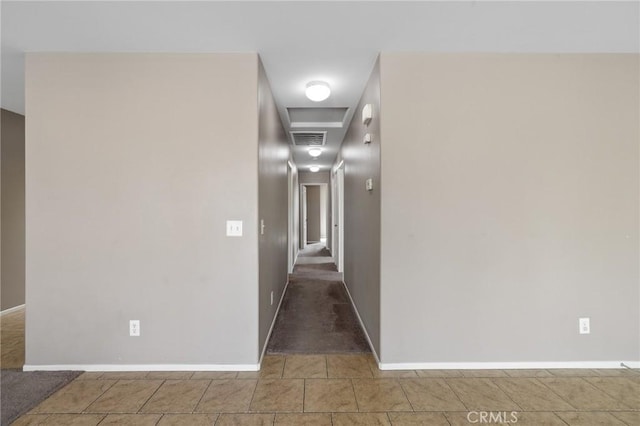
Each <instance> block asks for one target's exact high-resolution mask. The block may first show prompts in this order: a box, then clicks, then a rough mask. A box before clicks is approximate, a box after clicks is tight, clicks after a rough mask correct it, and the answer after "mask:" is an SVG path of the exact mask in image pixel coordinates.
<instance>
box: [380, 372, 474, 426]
mask: <svg viewBox="0 0 640 426" xmlns="http://www.w3.org/2000/svg"><path fill="white" fill-rule="evenodd" d="M400 384H401V385H402V388H403V389H404V393H405V394H406V395H407V398H408V399H409V402H410V403H411V405H412V407H413V409H414V410H416V411H457V410H465V409H466V407H465V406H464V404H463V403H462V401H460V399H459V398H458V397H457V396H456V394H455V393H454V392H453V391H452V390H451V388H450V387H449V385H447V383H446V382H445V381H444V379H438V378H431V379H425V378H420V379H402V380H400ZM391 421H392V423H393V418H392V419H391Z"/></svg>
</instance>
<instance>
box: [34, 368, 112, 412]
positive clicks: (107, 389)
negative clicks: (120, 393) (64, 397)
mask: <svg viewBox="0 0 640 426" xmlns="http://www.w3.org/2000/svg"><path fill="white" fill-rule="evenodd" d="M78 377H80V376H78ZM78 377H76V378H75V379H73V380H72V381H70V382H69V383H67V384H66V385H64V386H63V387H62V388H61V389H59V390H58V391H57V392H55V393H53V394H51V395H49V396H48V397H47V398H46V399H45V401H46V400H47V399H49V398H50V397H52V396H53V395H55V394H56V393H58V392H60V391H61V390H62V389H64V388H66V387H67V386H69V385H70V384H71V383H74V382H75V381H76V379H77V378H78ZM82 381H84V380H82ZM94 381H95V382H98V383H99V381H98V380H94ZM118 382H120V380H116V381H115V383H111V386H109V387H108V388H106V389H105V390H104V391H102V393H101V394H100V395H98V396H97V397H96V398H95V399H94V400H93V401H91V402H90V403H89V404H87V406H86V407H84V409H83V410H82V411H81V412H80V414H89V413H87V408H89V407H91V405H93V403H95V402H96V401H97V400H99V399H100V398H101V397H102V395H104V394H105V393H107V391H109V390H110V389H111V388H112V387H114V386H115V385H117V384H118ZM42 402H44V401H42ZM42 402H41V403H42ZM41 403H40V404H41ZM40 404H38V405H40Z"/></svg>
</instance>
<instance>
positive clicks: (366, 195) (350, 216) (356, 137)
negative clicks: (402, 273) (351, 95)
mask: <svg viewBox="0 0 640 426" xmlns="http://www.w3.org/2000/svg"><path fill="white" fill-rule="evenodd" d="M365 104H372V105H373V120H372V121H371V122H370V123H369V125H368V126H365V125H364V124H362V120H361V111H362V108H363V106H364V105H365ZM380 117H381V112H380V69H379V64H378V62H376V64H375V66H374V68H373V70H372V72H371V76H370V78H369V81H368V83H367V85H366V87H365V90H364V93H363V95H362V98H361V100H360V102H359V104H358V106H357V109H356V112H355V115H354V117H353V120H352V122H351V124H350V125H349V129H348V130H347V134H346V136H345V139H344V142H343V144H342V147H341V149H340V153H339V155H338V159H337V162H336V165H337V164H338V163H339V162H340V161H342V160H344V281H345V283H346V285H347V287H348V288H349V292H350V293H351V296H352V297H353V300H354V303H355V305H356V308H357V309H358V312H359V314H360V316H361V318H362V321H363V323H364V326H365V328H366V331H367V333H368V335H369V337H370V339H371V342H372V344H373V346H374V349H375V351H376V352H378V353H379V351H380V344H381V343H380V193H381V187H380ZM365 133H371V134H372V135H373V140H372V143H370V144H367V145H365V144H364V143H363V142H362V140H363V137H364V135H365ZM369 178H372V179H373V187H374V189H373V191H367V190H366V188H365V182H366V180H367V179H369Z"/></svg>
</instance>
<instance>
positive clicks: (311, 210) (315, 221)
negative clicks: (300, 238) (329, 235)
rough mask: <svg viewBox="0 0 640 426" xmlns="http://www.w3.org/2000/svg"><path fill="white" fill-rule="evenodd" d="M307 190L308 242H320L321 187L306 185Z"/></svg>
mask: <svg viewBox="0 0 640 426" xmlns="http://www.w3.org/2000/svg"><path fill="white" fill-rule="evenodd" d="M306 188H307V242H308V243H310V242H318V241H320V187H319V186H317V185H306Z"/></svg>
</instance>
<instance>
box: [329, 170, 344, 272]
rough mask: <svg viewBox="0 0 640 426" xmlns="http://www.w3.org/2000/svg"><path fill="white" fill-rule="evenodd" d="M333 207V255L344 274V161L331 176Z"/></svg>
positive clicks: (339, 270)
mask: <svg viewBox="0 0 640 426" xmlns="http://www.w3.org/2000/svg"><path fill="white" fill-rule="evenodd" d="M331 207H332V209H333V213H332V215H331V218H332V220H331V222H332V223H331V230H332V233H333V234H332V238H331V243H332V244H331V253H332V254H333V257H334V259H335V262H336V266H337V267H338V272H344V226H343V223H344V161H341V162H340V164H338V166H337V167H336V168H335V169H334V171H333V173H332V174H331Z"/></svg>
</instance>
